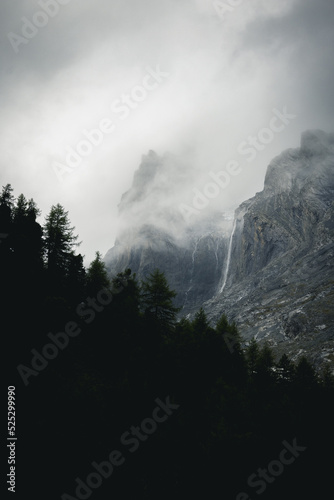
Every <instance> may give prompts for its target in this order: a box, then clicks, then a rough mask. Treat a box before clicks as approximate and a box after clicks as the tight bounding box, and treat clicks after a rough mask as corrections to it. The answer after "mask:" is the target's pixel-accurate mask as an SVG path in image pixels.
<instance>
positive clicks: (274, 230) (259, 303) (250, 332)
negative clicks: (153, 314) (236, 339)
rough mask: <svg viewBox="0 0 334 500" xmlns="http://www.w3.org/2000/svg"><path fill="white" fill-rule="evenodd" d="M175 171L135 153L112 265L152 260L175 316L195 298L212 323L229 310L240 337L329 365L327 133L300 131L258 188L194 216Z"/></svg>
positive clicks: (330, 160) (332, 233) (147, 264)
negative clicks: (183, 206)
mask: <svg viewBox="0 0 334 500" xmlns="http://www.w3.org/2000/svg"><path fill="white" fill-rule="evenodd" d="M176 171H177V166H176V165H175V159H173V158H171V157H163V158H159V157H158V156H157V155H155V153H153V152H150V153H149V155H147V156H145V157H143V160H142V163H141V165H140V167H139V169H138V170H137V172H136V174H135V178H134V182H133V186H132V187H131V189H130V190H129V191H128V192H127V193H126V194H125V195H123V197H122V200H121V203H120V207H119V208H120V219H121V220H120V227H122V228H123V229H122V231H120V232H119V237H118V238H117V241H116V243H115V246H114V247H113V248H112V249H111V250H109V252H108V253H107V255H106V257H105V262H106V265H107V267H108V269H109V270H110V272H111V273H112V274H115V273H117V272H119V271H122V270H124V268H126V267H129V268H131V270H132V271H133V272H136V273H137V276H138V278H140V279H141V278H144V277H145V276H147V274H148V273H149V272H151V271H152V270H153V269H154V268H156V267H158V268H159V269H160V270H163V271H164V272H165V273H166V276H167V279H168V281H169V283H170V286H171V288H173V289H175V290H176V292H177V294H178V296H177V305H178V306H180V307H181V308H182V310H181V312H180V315H182V316H186V315H190V316H192V315H193V314H194V312H195V311H196V310H198V309H199V307H201V306H203V307H204V309H205V310H206V312H207V315H208V317H209V319H210V320H211V321H212V323H213V324H214V323H215V322H216V321H217V320H218V318H219V317H220V316H221V314H222V313H225V314H227V316H228V318H229V320H230V321H231V320H234V321H235V322H236V323H237V325H238V328H239V331H240V333H241V335H242V337H243V338H244V339H245V341H246V342H247V341H248V340H249V339H250V338H252V337H256V339H257V340H259V341H260V342H261V341H263V340H264V339H267V340H268V341H269V342H270V343H271V344H272V346H273V347H274V349H275V350H276V351H277V355H279V354H281V353H282V352H288V353H289V354H290V355H292V356H293V357H298V356H300V355H301V354H307V355H308V356H309V357H310V358H311V359H312V360H313V361H314V362H315V363H316V364H322V363H323V362H325V361H331V362H332V363H333V364H334V308H333V304H334V259H333V256H334V134H326V133H325V132H322V131H308V132H305V133H303V135H302V138H301V146H300V147H299V148H296V149H289V150H287V151H285V152H283V153H282V154H281V155H280V156H278V157H276V158H275V159H274V160H273V161H272V162H271V163H270V165H269V166H268V169H267V173H266V177H265V183H264V189H263V191H262V192H260V193H257V194H256V195H255V196H254V197H253V198H251V199H249V200H247V201H245V202H244V203H242V204H241V205H240V206H239V207H238V208H237V209H236V210H235V212H234V214H233V212H232V213H231V212H230V213H226V212H225V213H222V212H215V213H213V214H211V215H210V216H207V217H202V218H201V219H200V220H198V218H196V220H195V221H194V222H193V223H192V224H189V223H187V224H186V223H185V221H184V218H183V217H182V214H181V213H180V211H179V210H178V208H177V200H178V198H177V196H175V192H177V191H178V189H179V190H180V192H182V185H183V184H182V183H183V182H186V180H187V175H186V173H185V172H184V170H182V168H179V169H178V172H179V174H178V175H179V177H178V176H177V175H175V173H176ZM171 172H172V173H173V175H171ZM180 172H183V174H182V175H183V178H182V179H180V175H181V174H180ZM143 221H144V222H143Z"/></svg>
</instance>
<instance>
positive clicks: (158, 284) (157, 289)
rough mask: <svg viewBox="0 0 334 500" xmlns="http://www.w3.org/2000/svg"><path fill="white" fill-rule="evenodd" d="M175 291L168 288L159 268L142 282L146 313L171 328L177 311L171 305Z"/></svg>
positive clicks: (163, 325) (165, 326)
mask: <svg viewBox="0 0 334 500" xmlns="http://www.w3.org/2000/svg"><path fill="white" fill-rule="evenodd" d="M175 297H176V292H175V291H173V290H170V288H169V285H168V282H167V279H166V277H165V275H164V273H162V272H160V271H159V269H156V270H155V271H153V272H152V273H151V274H150V275H149V277H148V278H147V280H146V281H144V282H143V284H142V303H143V306H144V311H145V313H146V314H147V315H149V316H151V317H153V318H154V319H155V320H157V321H159V323H160V324H161V326H162V327H163V328H166V329H171V328H172V327H173V326H174V325H175V322H176V313H177V312H178V311H179V309H178V308H177V307H174V305H173V299H174V298H175Z"/></svg>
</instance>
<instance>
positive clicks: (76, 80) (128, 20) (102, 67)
mask: <svg viewBox="0 0 334 500" xmlns="http://www.w3.org/2000/svg"><path fill="white" fill-rule="evenodd" d="M46 3H47V2H43V0H41V1H40V2H26V1H23V0H22V1H17V2H15V3H12V2H5V3H3V4H2V5H1V7H0V10H1V15H0V19H1V21H0V22H1V28H2V30H1V32H2V44H1V53H0V57H1V66H0V68H1V69H0V71H1V79H0V90H1V99H2V120H1V128H0V143H1V150H2V154H1V160H0V162H1V163H0V178H1V185H5V184H7V183H11V184H12V186H13V188H14V195H15V196H18V195H19V194H20V193H21V192H23V193H24V194H25V196H26V197H27V198H31V197H33V198H34V199H35V201H36V202H37V204H38V206H39V208H40V209H41V210H42V217H41V222H43V221H44V217H45V216H46V215H47V213H48V212H49V210H50V207H51V205H52V204H56V203H60V204H62V205H63V206H64V207H65V208H66V210H68V211H69V217H70V219H71V222H72V224H73V225H74V226H75V227H76V232H77V233H78V234H79V237H80V240H82V241H83V243H82V246H81V247H80V250H79V251H80V252H81V253H82V254H84V255H85V263H86V264H88V263H89V262H90V261H91V260H92V259H93V258H94V253H95V251H96V250H99V251H101V252H102V253H103V254H104V253H106V252H107V250H108V249H109V248H110V247H112V246H113V244H114V241H115V238H116V235H117V231H118V230H119V222H118V205H119V203H120V201H121V197H122V194H123V193H125V192H126V191H128V190H129V189H130V187H131V185H132V181H133V176H134V173H135V171H136V170H137V169H138V167H139V165H140V163H141V161H142V156H143V155H147V154H148V152H149V151H150V150H153V151H154V152H156V154H157V155H158V156H159V158H165V159H166V158H169V160H168V161H167V160H166V161H165V163H166V164H167V163H168V165H169V167H168V172H169V174H168V176H167V178H168V179H169V180H168V182H167V181H166V178H165V179H164V178H162V179H161V178H160V180H159V182H158V183H157V184H156V186H155V189H154V190H153V191H152V195H151V196H153V197H154V199H153V198H152V199H150V204H149V205H147V206H146V208H147V207H148V206H149V207H150V209H149V210H147V209H146V208H145V209H143V210H142V211H140V212H138V213H137V214H136V215H134V217H136V218H137V219H136V224H140V223H141V221H142V220H143V221H145V220H147V219H146V218H147V213H148V211H151V216H152V218H153V219H154V223H155V224H159V213H160V212H163V209H164V208H165V204H166V203H167V204H168V205H170V206H174V207H179V206H180V204H181V205H182V204H185V205H188V206H191V203H192V200H193V196H194V194H193V189H198V190H199V191H201V192H203V190H204V189H205V186H206V185H207V184H208V183H210V182H212V175H211V177H210V173H211V174H212V173H215V174H217V173H218V172H222V171H224V172H228V171H229V169H230V172H232V170H233V168H232V167H231V164H232V163H233V165H234V170H233V172H234V173H235V172H236V171H238V174H235V175H232V174H231V173H230V174H229V175H230V181H229V182H228V185H227V186H226V188H224V189H221V191H220V192H219V194H218V195H217V196H215V197H212V199H211V200H210V203H209V204H208V206H207V208H206V214H208V211H210V210H212V211H217V210H221V211H224V210H232V209H233V208H235V206H237V205H238V204H239V203H241V202H242V201H243V200H245V199H247V198H249V197H251V196H253V195H254V194H255V193H256V192H257V191H260V190H261V189H262V188H263V181H264V177H265V172H266V168H267V165H268V164H269V162H270V161H271V159H272V158H273V157H275V156H276V155H278V154H280V153H281V151H282V150H284V149H287V148H290V147H298V146H299V143H300V136H301V133H302V132H303V131H304V130H307V129H318V128H319V129H323V130H325V131H327V132H332V131H334V123H333V122H334V118H333V117H334V112H333V111H334V101H333V88H334V64H333V56H332V54H333V45H334V43H333V42H334V31H333V20H334V4H333V2H332V1H331V0H320V1H315V0H289V1H282V2H279V3H278V2H277V1H275V0H271V1H268V0H258V1H252V2H247V1H243V2H239V5H238V6H232V3H234V4H236V3H237V2H231V3H229V2H211V1H206V0H192V1H185V0H182V1H180V0H179V1H177V2H176V1H174V0H162V1H160V2H158V3H157V2H154V1H153V0H142V1H140V2H139V1H135V0H130V1H129V2H126V3H124V2H121V1H120V0H113V1H112V2H107V1H106V0H98V1H96V0H95V1H94V2H93V0H87V1H85V2H80V1H79V0H70V1H68V2H63V3H61V2H58V3H56V4H55V5H56V7H54V10H53V11H49V13H48V11H47V10H46V7H45V5H46ZM222 5H225V6H226V5H228V6H229V8H228V9H226V8H224V7H222ZM43 6H44V7H43ZM38 12H43V13H44V15H40V14H37V13H38ZM51 13H52V15H51ZM31 23H32V27H31ZM34 23H35V24H34ZM39 26H40V27H39ZM27 35H28V36H27ZM279 115H280V116H283V118H281V119H280V118H279V117H278V116H279ZM96 131H98V132H96ZM87 143H88V146H87ZM166 154H167V156H164V155H166ZM168 155H170V156H168ZM161 175H162V176H163V175H164V174H163V173H162V174H161ZM157 179H158V178H156V182H157ZM172 181H173V182H172ZM175 186H176V187H175ZM159 189H162V190H164V189H165V191H163V196H161V195H160V194H159ZM161 224H162V227H163V224H164V223H163V221H161Z"/></svg>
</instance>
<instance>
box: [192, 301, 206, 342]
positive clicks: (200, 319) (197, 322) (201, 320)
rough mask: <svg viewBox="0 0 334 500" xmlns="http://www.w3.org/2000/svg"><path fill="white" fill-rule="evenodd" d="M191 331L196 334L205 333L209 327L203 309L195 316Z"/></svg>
mask: <svg viewBox="0 0 334 500" xmlns="http://www.w3.org/2000/svg"><path fill="white" fill-rule="evenodd" d="M192 327H193V330H194V332H195V333H196V334H199V335H200V334H203V333H206V332H207V331H208V329H209V327H210V325H209V322H208V318H207V316H206V314H205V312H204V309H203V307H201V308H200V310H199V311H198V312H197V313H196V314H195V318H194V321H193V322H192Z"/></svg>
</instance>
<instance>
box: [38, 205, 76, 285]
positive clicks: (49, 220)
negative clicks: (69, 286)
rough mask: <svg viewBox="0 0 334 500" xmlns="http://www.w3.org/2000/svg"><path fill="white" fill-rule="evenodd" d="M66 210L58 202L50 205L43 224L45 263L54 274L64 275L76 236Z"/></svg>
mask: <svg viewBox="0 0 334 500" xmlns="http://www.w3.org/2000/svg"><path fill="white" fill-rule="evenodd" d="M74 229H75V228H74V227H71V225H70V221H69V218H68V212H66V211H65V209H64V208H63V207H62V206H61V205H60V204H59V203H58V204H57V205H53V206H52V207H51V210H50V213H49V215H48V216H47V217H46V221H45V225H44V235H45V250H46V263H47V268H48V271H49V273H50V274H51V275H53V276H55V275H57V274H58V273H60V275H66V273H67V271H68V267H69V262H70V260H71V257H72V254H73V253H74V248H75V247H76V246H78V245H80V243H77V239H78V236H75V235H74V233H73V231H74Z"/></svg>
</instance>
